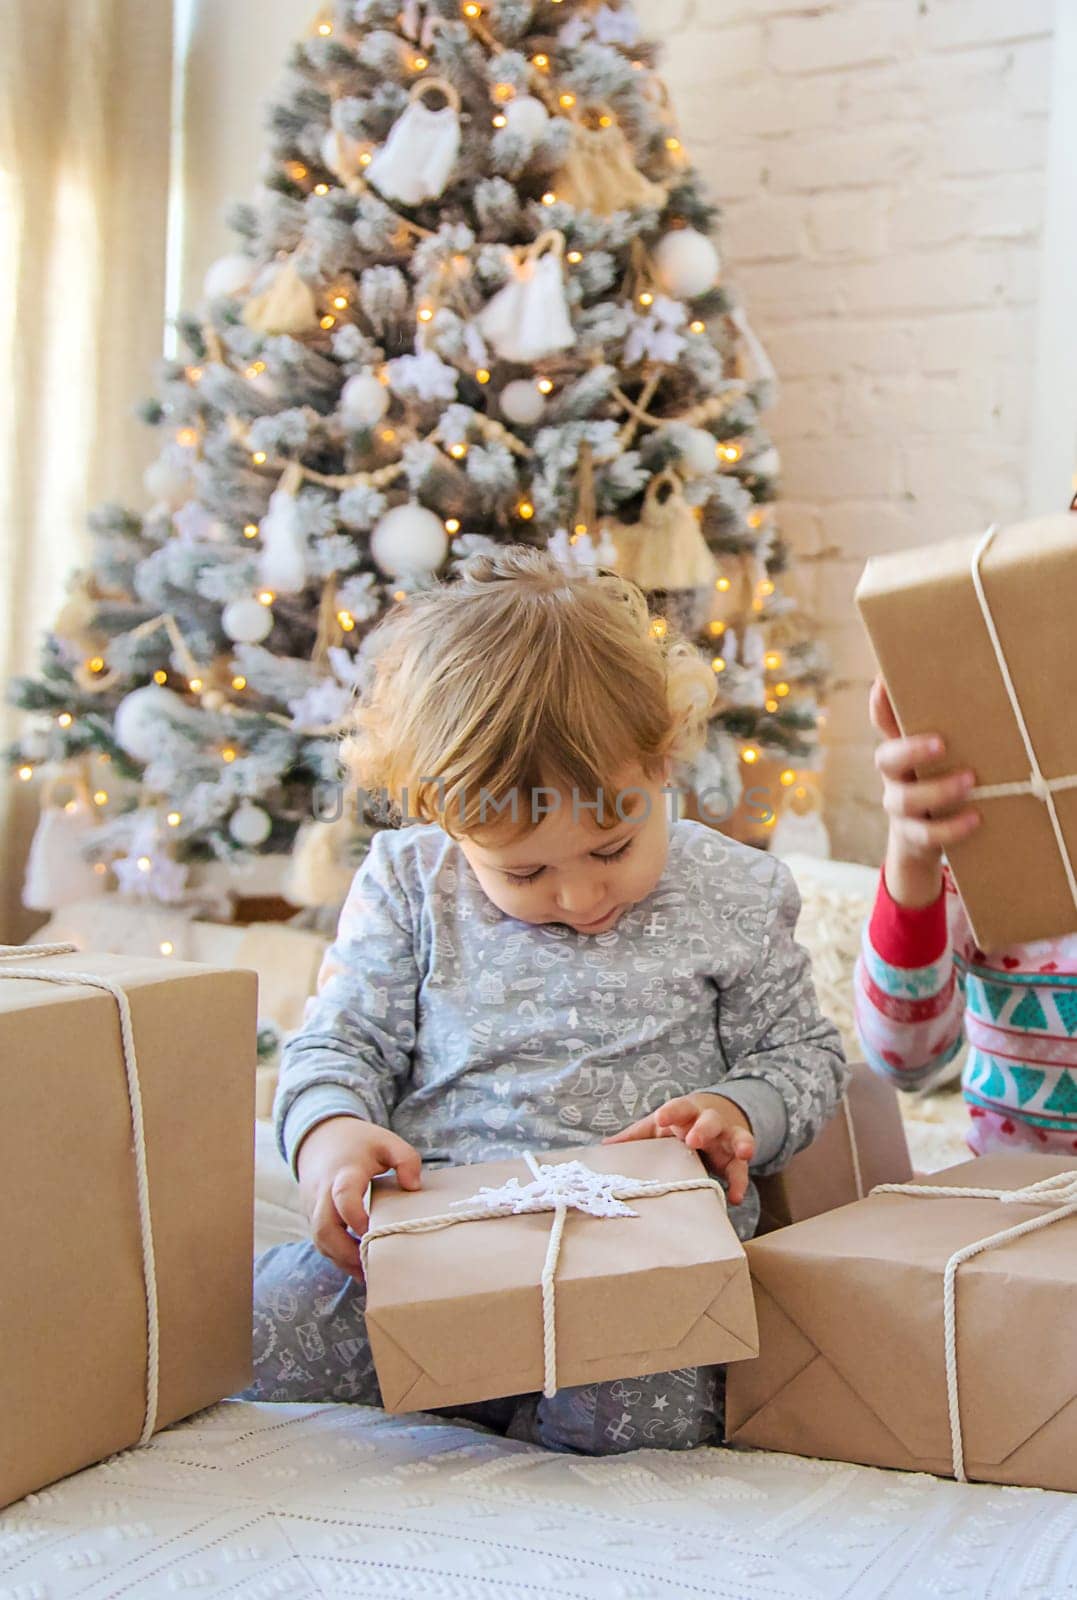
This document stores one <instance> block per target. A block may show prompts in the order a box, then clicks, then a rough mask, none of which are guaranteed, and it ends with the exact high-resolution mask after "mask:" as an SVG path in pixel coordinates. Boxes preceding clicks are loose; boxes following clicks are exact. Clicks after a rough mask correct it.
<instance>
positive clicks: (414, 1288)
mask: <svg viewBox="0 0 1077 1600" xmlns="http://www.w3.org/2000/svg"><path fill="white" fill-rule="evenodd" d="M370 1222H371V1226H370V1230H369V1232H368V1233H367V1234H366V1236H365V1238H364V1240H363V1244H362V1254H363V1261H364V1264H365V1271H366V1274H367V1307H366V1324H367V1332H368V1335H369V1338H370V1346H371V1350H372V1352H373V1356H374V1364H375V1367H376V1369H377V1373H378V1381H379V1383H380V1386H381V1392H382V1400H383V1404H384V1405H385V1408H386V1410H388V1411H417V1410H423V1409H431V1408H436V1407H442V1406H451V1405H463V1404H466V1403H468V1402H471V1401H479V1400H492V1399H496V1398H498V1397H500V1396H503V1395H515V1394H529V1393H534V1392H535V1391H537V1390H542V1391H544V1392H545V1393H546V1394H552V1393H554V1392H555V1391H556V1390H557V1389H558V1388H566V1387H573V1386H575V1385H578V1384H586V1383H595V1382H604V1381H606V1380H612V1379H616V1378H634V1377H642V1376H643V1375H644V1374H646V1373H652V1372H668V1371H673V1370H674V1369H676V1368H679V1367H693V1366H703V1365H709V1364H712V1363H716V1362H724V1361H740V1360H743V1359H744V1358H745V1357H747V1356H752V1355H754V1354H755V1352H756V1349H757V1345H756V1339H755V1312H754V1309H753V1306H752V1294H751V1285H750V1282H749V1278H748V1267H747V1262H746V1261H745V1257H744V1251H743V1248H742V1246H741V1244H740V1241H739V1240H738V1239H737V1236H736V1234H735V1233H734V1231H733V1227H732V1225H731V1223H730V1221H729V1218H728V1216H727V1214H726V1207H725V1197H724V1194H723V1191H722V1189H721V1186H720V1184H718V1182H717V1181H716V1180H715V1179H713V1178H710V1177H708V1176H707V1174H706V1172H705V1171H704V1168H703V1164H702V1162H701V1161H700V1159H699V1157H698V1156H697V1155H696V1154H695V1152H694V1151H691V1150H688V1149H686V1148H685V1146H684V1145H682V1144H679V1143H678V1142H677V1141H676V1140H673V1139H657V1140H648V1141H645V1142H644V1141H641V1142H640V1143H633V1144H623V1145H617V1146H597V1147H595V1148H588V1149H583V1150H568V1151H556V1152H553V1153H548V1154H547V1153H544V1154H543V1155H542V1156H541V1158H540V1160H536V1159H535V1158H534V1157H530V1158H522V1159H521V1160H519V1161H496V1162H488V1163H485V1162H484V1163H481V1164H476V1165H471V1166H462V1167H444V1168H441V1169H434V1170H432V1171H428V1172H424V1174H423V1186H422V1188H421V1189H420V1190H417V1191H411V1192H409V1191H405V1190H402V1189H399V1188H398V1187H397V1185H396V1182H395V1179H392V1178H390V1177H386V1178H378V1179H375V1181H374V1184H373V1186H372V1206H371V1212H370Z"/></svg>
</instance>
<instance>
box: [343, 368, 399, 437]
mask: <svg viewBox="0 0 1077 1600" xmlns="http://www.w3.org/2000/svg"><path fill="white" fill-rule="evenodd" d="M388 409H389V391H388V389H387V388H386V387H385V385H384V384H383V383H379V382H378V380H377V378H376V377H375V376H374V374H373V373H372V372H360V373H359V375H358V377H355V378H349V379H348V381H347V383H346V384H345V385H344V388H343V389H342V390H341V392H340V414H341V416H342V417H343V418H344V421H345V422H346V423H348V424H349V425H350V426H351V427H353V428H374V427H376V426H377V424H378V423H379V422H380V421H381V419H382V417H384V415H385V413H386V412H387V411H388Z"/></svg>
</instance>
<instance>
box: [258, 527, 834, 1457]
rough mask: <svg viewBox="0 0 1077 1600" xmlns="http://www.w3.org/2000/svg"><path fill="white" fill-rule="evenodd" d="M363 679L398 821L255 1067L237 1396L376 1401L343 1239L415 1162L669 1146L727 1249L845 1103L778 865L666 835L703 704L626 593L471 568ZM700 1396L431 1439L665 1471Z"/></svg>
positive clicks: (699, 839) (510, 558)
mask: <svg viewBox="0 0 1077 1600" xmlns="http://www.w3.org/2000/svg"><path fill="white" fill-rule="evenodd" d="M659 635H661V636H659ZM367 654H368V656H369V661H370V672H369V676H368V682H367V686H366V688H365V690H364V692H363V695H362V697H361V700H360V703H359V705H358V706H357V708H356V711H355V713H354V718H353V726H352V730H351V733H350V735H349V738H348V740H347V742H346V745H345V752H344V753H345V764H346V767H347V768H348V770H349V772H350V773H351V775H352V776H353V777H354V779H355V780H357V782H358V784H359V785H360V788H361V789H362V790H363V791H364V792H365V793H367V794H374V793H380V792H382V791H384V792H385V794H386V795H387V796H388V797H389V798H390V800H391V801H392V802H393V804H394V807H395V808H396V812H397V813H398V814H400V813H402V814H403V817H404V820H405V825H404V826H401V827H399V828H395V829H387V830H383V831H382V832H380V833H378V834H376V835H375V836H374V839H373V841H372V844H371V847H370V850H369V853H368V855H367V856H366V858H365V860H364V861H363V863H362V865H361V867H360V869H359V871H358V872H357V874H356V876H355V879H354V882H353V884H352V887H351V890H350V892H349V894H348V897H347V901H346V903H345V906H344V908H343V911H342V913H341V917H340V923H339V928H338V932H337V937H336V940H335V942H334V944H333V945H332V946H331V948H330V949H329V950H328V951H327V953H326V957H325V960H324V963H323V966H322V970H321V972H320V975H319V985H318V993H317V994H316V995H315V996H314V997H312V998H311V1000H310V1001H308V1004H307V1009H306V1013H305V1016H304V1021H303V1026H302V1027H301V1029H300V1030H299V1031H298V1032H297V1033H294V1034H292V1035H291V1036H290V1037H289V1038H288V1039H287V1040H286V1042H285V1046H284V1049H283V1053H282V1068H281V1078H280V1084H279V1088H278V1092H277V1097H276V1101H275V1105H274V1121H275V1128H276V1134H277V1140H278V1143H279V1147H280V1150H281V1153H282V1155H283V1156H284V1158H285V1160H286V1161H287V1162H288V1163H289V1164H290V1166H291V1168H292V1171H293V1172H294V1173H295V1175H296V1177H297V1178H298V1180H299V1184H300V1188H301V1191H302V1196H303V1200H304V1203H305V1206H306V1209H307V1212H308V1215H309V1217H310V1225H311V1235H312V1238H311V1241H310V1242H309V1243H304V1244H288V1245H279V1246H277V1247H276V1248H274V1249H272V1250H269V1251H267V1252H265V1253H264V1254H263V1255H262V1256H261V1257H259V1259H258V1261H257V1263H256V1268H255V1374H256V1376H255V1382H254V1384H253V1386H252V1387H251V1388H250V1389H249V1390H247V1391H245V1393H244V1395H243V1396H242V1397H241V1398H245V1399H254V1400H273V1401H331V1400H350V1401H356V1402H359V1403H361V1404H365V1405H378V1404H379V1403H380V1396H379V1391H378V1383H377V1378H376V1375H375V1372H374V1369H373V1364H372V1361H371V1356H370V1351H369V1347H368V1344H367V1340H366V1335H365V1330H364V1322H363V1308H364V1286H363V1282H362V1274H361V1271H360V1266H359V1246H358V1243H357V1239H358V1237H360V1236H361V1235H362V1234H363V1232H364V1231H365V1229H366V1228H367V1226H368V1218H367V1210H366V1194H367V1188H368V1185H369V1183H370V1181H371V1179H372V1178H373V1177H374V1176H375V1175H377V1174H379V1173H384V1172H388V1171H392V1172H394V1173H395V1174H396V1179H397V1182H398V1183H400V1184H401V1185H402V1186H403V1187H404V1188H407V1189H417V1188H419V1187H420V1185H421V1183H422V1175H423V1171H424V1170H425V1169H428V1168H431V1167H436V1166H439V1165H443V1164H445V1163H454V1164H459V1163H468V1162H475V1161H489V1160H496V1159H504V1158H506V1157H509V1158H511V1157H516V1158H520V1157H521V1156H522V1152H523V1151H524V1150H526V1149H529V1148H530V1149H532V1150H534V1151H536V1152H541V1151H546V1150H555V1149H559V1148H565V1147H569V1146H581V1147H585V1146H588V1145H593V1144H596V1143H599V1142H601V1141H603V1140H614V1141H616V1140H627V1139H650V1138H658V1137H662V1136H675V1137H678V1138H680V1139H682V1140H684V1142H685V1143H686V1144H687V1145H688V1146H690V1147H691V1148H693V1149H695V1150H698V1151H699V1153H700V1155H701V1157H702V1158H703V1159H704V1160H705V1162H706V1163H707V1165H708V1167H709V1169H710V1170H711V1171H712V1172H713V1173H715V1174H718V1175H720V1176H721V1177H722V1179H723V1180H724V1182H725V1184H726V1186H727V1189H728V1199H729V1203H730V1207H731V1212H730V1214H731V1217H732V1219H733V1222H734V1225H735V1226H736V1228H737V1230H738V1233H739V1234H740V1236H741V1237H742V1238H747V1237H748V1236H749V1235H750V1234H751V1233H752V1231H753V1230H754V1227H755V1224H756V1220H757V1217H758V1201H757V1197H756V1193H755V1189H754V1185H753V1184H752V1182H751V1180H750V1177H749V1173H750V1171H756V1172H773V1171H775V1170H777V1169H778V1168H780V1167H782V1166H784V1165H785V1163H786V1162H787V1161H788V1160H789V1159H790V1157H791V1156H793V1155H794V1154H795V1153H796V1151H797V1150H799V1149H800V1148H801V1147H802V1146H803V1145H806V1144H807V1143H808V1142H809V1141H810V1140H811V1139H813V1138H814V1137H815V1135H816V1133H817V1132H818V1131H819V1129H820V1127H821V1126H822V1124H823V1123H824V1122H825V1121H826V1120H827V1118H828V1117H830V1116H831V1115H832V1114H833V1112H834V1110H835V1109H836V1107H837V1105H838V1103H839V1100H840V1097H841V1094H842V1091H843V1088H844V1083H845V1078H846V1068H845V1065H844V1061H843V1059H842V1053H841V1046H840V1043H839V1037H838V1034H837V1031H836V1029H835V1028H834V1027H833V1026H832V1025H831V1024H830V1023H829V1022H827V1021H825V1020H824V1019H823V1017H822V1016H821V1015H820V1012H819V1010H818V1007H817V1004H816V998H815V993H814V990H813V987H812V983H811V978H810V974H809V966H808V958H807V955H806V953H805V952H804V950H803V949H802V948H801V947H800V946H799V945H797V944H796V943H795V942H794V936H793V935H794V928H795V924H796V918H797V912H798V910H799V897H798V895H797V892H796V889H795V886H794V884H793V880H792V877H791V874H790V872H789V870H788V868H787V867H785V866H784V865H783V864H782V862H780V861H778V860H776V859H774V858H772V857H769V856H767V855H765V854H761V853H760V852H758V851H756V850H753V849H750V848H748V847H746V846H743V845H739V844H736V843H734V842H732V841H730V840H729V839H726V838H723V837H721V836H720V835H718V834H717V833H715V832H713V831H712V830H711V829H709V828H707V827H705V826H704V825H703V824H701V823H696V822H688V821H677V822H674V823H672V824H671V823H670V822H669V819H668V814H669V810H670V807H669V795H670V793H671V790H670V787H669V780H670V777H671V774H672V771H673V765H674V762H675V761H676V760H677V759H678V758H681V757H684V756H688V755H691V754H692V753H694V752H695V751H696V750H697V749H698V748H699V746H700V744H701V742H702V739H703V737H704V731H705V728H706V724H707V720H708V716H709V714H710V712H711V711H712V709H713V704H714V696H715V688H714V677H713V673H712V672H711V670H710V668H709V667H708V666H707V664H706V663H705V662H704V661H703V660H702V659H701V658H700V656H699V655H698V653H697V652H696V651H695V650H694V649H693V648H692V647H691V645H689V644H688V643H687V642H686V641H684V640H681V639H678V638H677V637H675V635H674V633H673V631H672V629H668V628H667V629H662V628H654V627H653V626H652V619H651V617H650V616H649V615H648V611H647V604H646V600H645V598H644V596H643V594H642V593H641V591H640V590H638V589H637V588H635V586H634V585H632V584H629V583H627V582H625V581H624V580H623V579H621V578H619V577H617V576H615V575H614V574H612V573H606V572H603V573H586V574H571V575H570V574H568V573H566V572H565V571H564V570H562V568H561V567H560V566H559V565H558V564H557V562H556V561H555V560H554V559H553V557H552V556H550V555H548V554H546V553H545V552H540V551H537V550H533V549H529V548H527V547H524V546H518V547H514V548H511V549H507V550H504V551H502V552H499V553H498V554H496V555H493V556H488V555H478V556H472V557H470V558H469V559H468V560H467V561H466V562H464V563H463V564H462V568H461V575H460V577H459V580H458V581H455V582H453V583H451V584H445V585H440V586H438V587H436V588H434V589H431V590H427V591H423V592H420V593H417V594H414V595H412V596H411V597H410V598H409V599H408V600H407V601H405V602H403V603H402V604H401V605H399V606H398V607H397V608H396V609H395V610H394V611H393V612H392V613H391V614H390V616H389V617H388V618H387V619H386V620H385V622H383V623H382V624H381V626H380V627H379V628H378V629H376V630H375V632H374V633H373V634H372V635H371V639H370V641H369V650H368V652H367ZM497 808H500V809H497ZM514 809H515V812H516V815H515V817H514V815H513V812H514ZM412 814H413V815H414V817H417V818H418V819H419V821H418V822H417V823H416V822H409V821H408V820H407V819H408V818H409V816H411V815H412ZM520 1172H521V1176H522V1177H523V1178H524V1179H526V1177H527V1172H526V1168H525V1166H524V1164H523V1162H522V1160H521V1164H520ZM490 1226H496V1224H490ZM536 1303H537V1302H536ZM536 1314H537V1313H536ZM720 1378H721V1369H720V1368H717V1367H708V1368H700V1369H689V1370H682V1371H677V1372H671V1373H665V1374H663V1375H661V1376H658V1377H646V1378H635V1379H632V1380H630V1381H627V1380H626V1381H624V1382H614V1383H601V1384H591V1385H588V1386H586V1387H582V1388H575V1389H573V1388H568V1389H563V1390H561V1391H560V1392H559V1393H558V1394H557V1395H555V1396H554V1397H552V1398H543V1397H542V1396H541V1395H525V1396H515V1397H510V1398H507V1399H501V1400H495V1401H491V1402H489V1403H487V1404H483V1405H479V1406H462V1407H455V1408H452V1414H453V1415H457V1416H459V1415H463V1416H465V1417H468V1418H469V1419H471V1420H474V1421H477V1422H479V1423H481V1424H483V1425H486V1426H488V1427H491V1428H494V1429H496V1430H498V1431H500V1432H503V1433H507V1434H508V1435H509V1436H510V1437H512V1438H518V1439H526V1440H529V1441H531V1442H534V1443H541V1444H543V1445H547V1446H549V1447H550V1448H552V1449H557V1450H566V1451H577V1452H581V1453H586V1454H599V1453H607V1452H609V1453H612V1452H619V1451H624V1450H629V1449H635V1448H639V1447H640V1446H651V1447H657V1448H669V1449H681V1448H686V1447H688V1446H691V1445H695V1444H701V1443H705V1442H710V1443H717V1442H720V1440H721V1436H722V1419H721V1403H720V1402H721V1385H720Z"/></svg>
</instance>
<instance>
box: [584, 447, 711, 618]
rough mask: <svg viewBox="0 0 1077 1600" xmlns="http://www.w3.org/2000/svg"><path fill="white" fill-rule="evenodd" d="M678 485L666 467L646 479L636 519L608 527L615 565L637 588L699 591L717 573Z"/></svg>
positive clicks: (693, 514)
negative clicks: (614, 552) (641, 509)
mask: <svg viewBox="0 0 1077 1600" xmlns="http://www.w3.org/2000/svg"><path fill="white" fill-rule="evenodd" d="M683 488H684V485H683V483H682V480H681V479H680V478H679V477H678V476H677V474H676V473H675V472H674V471H673V470H672V468H669V467H667V469H666V470H665V472H660V473H659V474H658V476H657V477H655V478H652V479H651V482H650V484H649V485H648V488H647V493H646V495H645V496H644V500H643V515H642V516H641V518H640V520H639V522H637V523H635V524H633V525H631V526H629V525H628V524H624V523H622V524H619V525H614V526H611V527H610V528H609V532H610V536H611V537H612V540H613V543H614V545H615V547H616V550H617V559H616V560H615V562H614V563H613V564H614V567H615V569H616V570H617V571H618V572H619V573H620V574H621V575H622V577H625V578H631V579H632V581H633V582H634V583H638V584H639V586H640V588H641V589H645V590H650V591H653V590H656V589H702V588H704V587H705V586H706V585H708V584H713V583H714V581H715V578H716V577H717V575H718V563H717V561H715V559H714V556H713V554H712V553H711V551H710V549H709V548H708V546H707V541H706V540H705V539H704V537H703V529H702V528H701V527H700V524H699V518H698V516H697V515H696V512H695V510H694V508H693V507H692V506H690V505H689V504H688V502H687V500H686V499H685V498H684V494H683Z"/></svg>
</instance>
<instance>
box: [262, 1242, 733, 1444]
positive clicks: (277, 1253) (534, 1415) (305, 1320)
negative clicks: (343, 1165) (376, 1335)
mask: <svg viewBox="0 0 1077 1600" xmlns="http://www.w3.org/2000/svg"><path fill="white" fill-rule="evenodd" d="M365 1306H366V1291H365V1288H364V1286H363V1284H361V1283H358V1282H356V1280H355V1279H354V1278H350V1277H348V1275H347V1273H344V1272H341V1271H340V1269H339V1268H338V1267H335V1266H334V1265H333V1263H332V1262H331V1261H328V1260H326V1258H325V1257H324V1256H323V1255H322V1254H321V1253H320V1251H318V1250H317V1249H316V1247H315V1246H314V1245H313V1244H312V1243H310V1242H309V1241H307V1242H305V1243H303V1244H279V1245H274V1246H273V1248H272V1249H271V1250H266V1251H265V1252H264V1253H263V1254H262V1255H260V1256H259V1257H258V1258H257V1260H256V1261H255V1265H254V1382H253V1383H252V1384H251V1386H250V1388H249V1389H244V1390H243V1392H242V1394H238V1395H235V1396H233V1398H234V1399H237V1400H271V1401H277V1402H302V1401H307V1402H314V1403H320V1402H325V1401H331V1400H344V1401H351V1402H352V1403H353V1404H356V1405H366V1406H379V1405H381V1393H380V1390H379V1388H378V1379H377V1375H376V1373H375V1371H374V1362H373V1359H372V1357H371V1354H370V1346H369V1344H368V1342H367V1337H366V1323H365V1316H364V1312H365ZM724 1377H725V1372H724V1368H722V1367H685V1368H683V1369H681V1370H680V1371H677V1372H663V1373H660V1374H658V1375H657V1376H654V1377H647V1378H626V1379H624V1380H623V1381H622V1380H617V1381H615V1382H612V1383H591V1384H587V1385H585V1386H584V1387H582V1388H577V1389H561V1390H559V1392H558V1393H557V1394H556V1395H554V1396H553V1398H552V1399H549V1400H548V1399H546V1398H544V1396H543V1395H541V1394H525V1395H517V1396H514V1397H511V1398H509V1399H504V1400H490V1401H485V1402H483V1403H481V1404H478V1405H467V1406H454V1407H449V1408H446V1409H444V1410H443V1411H441V1412H439V1413H438V1414H439V1415H443V1416H458V1417H463V1418H465V1419H467V1420H468V1421H471V1422H476V1423H479V1424H480V1425H481V1426H483V1427H487V1428H490V1429H492V1430H493V1431H494V1432H496V1433H501V1434H504V1435H506V1436H507V1437H508V1438H510V1439H523V1440H526V1441H528V1442H529V1443H531V1444H540V1445H545V1446H546V1448H547V1449H549V1450H561V1451H573V1452H575V1453H577V1454H579V1455H588V1456H600V1455H618V1454H622V1453H623V1452H625V1451H628V1450H644V1449H650V1450H689V1449H691V1448H692V1447H693V1446H694V1445H700V1444H720V1443H721V1442H722V1425H723V1416H722V1411H723V1394H724Z"/></svg>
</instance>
